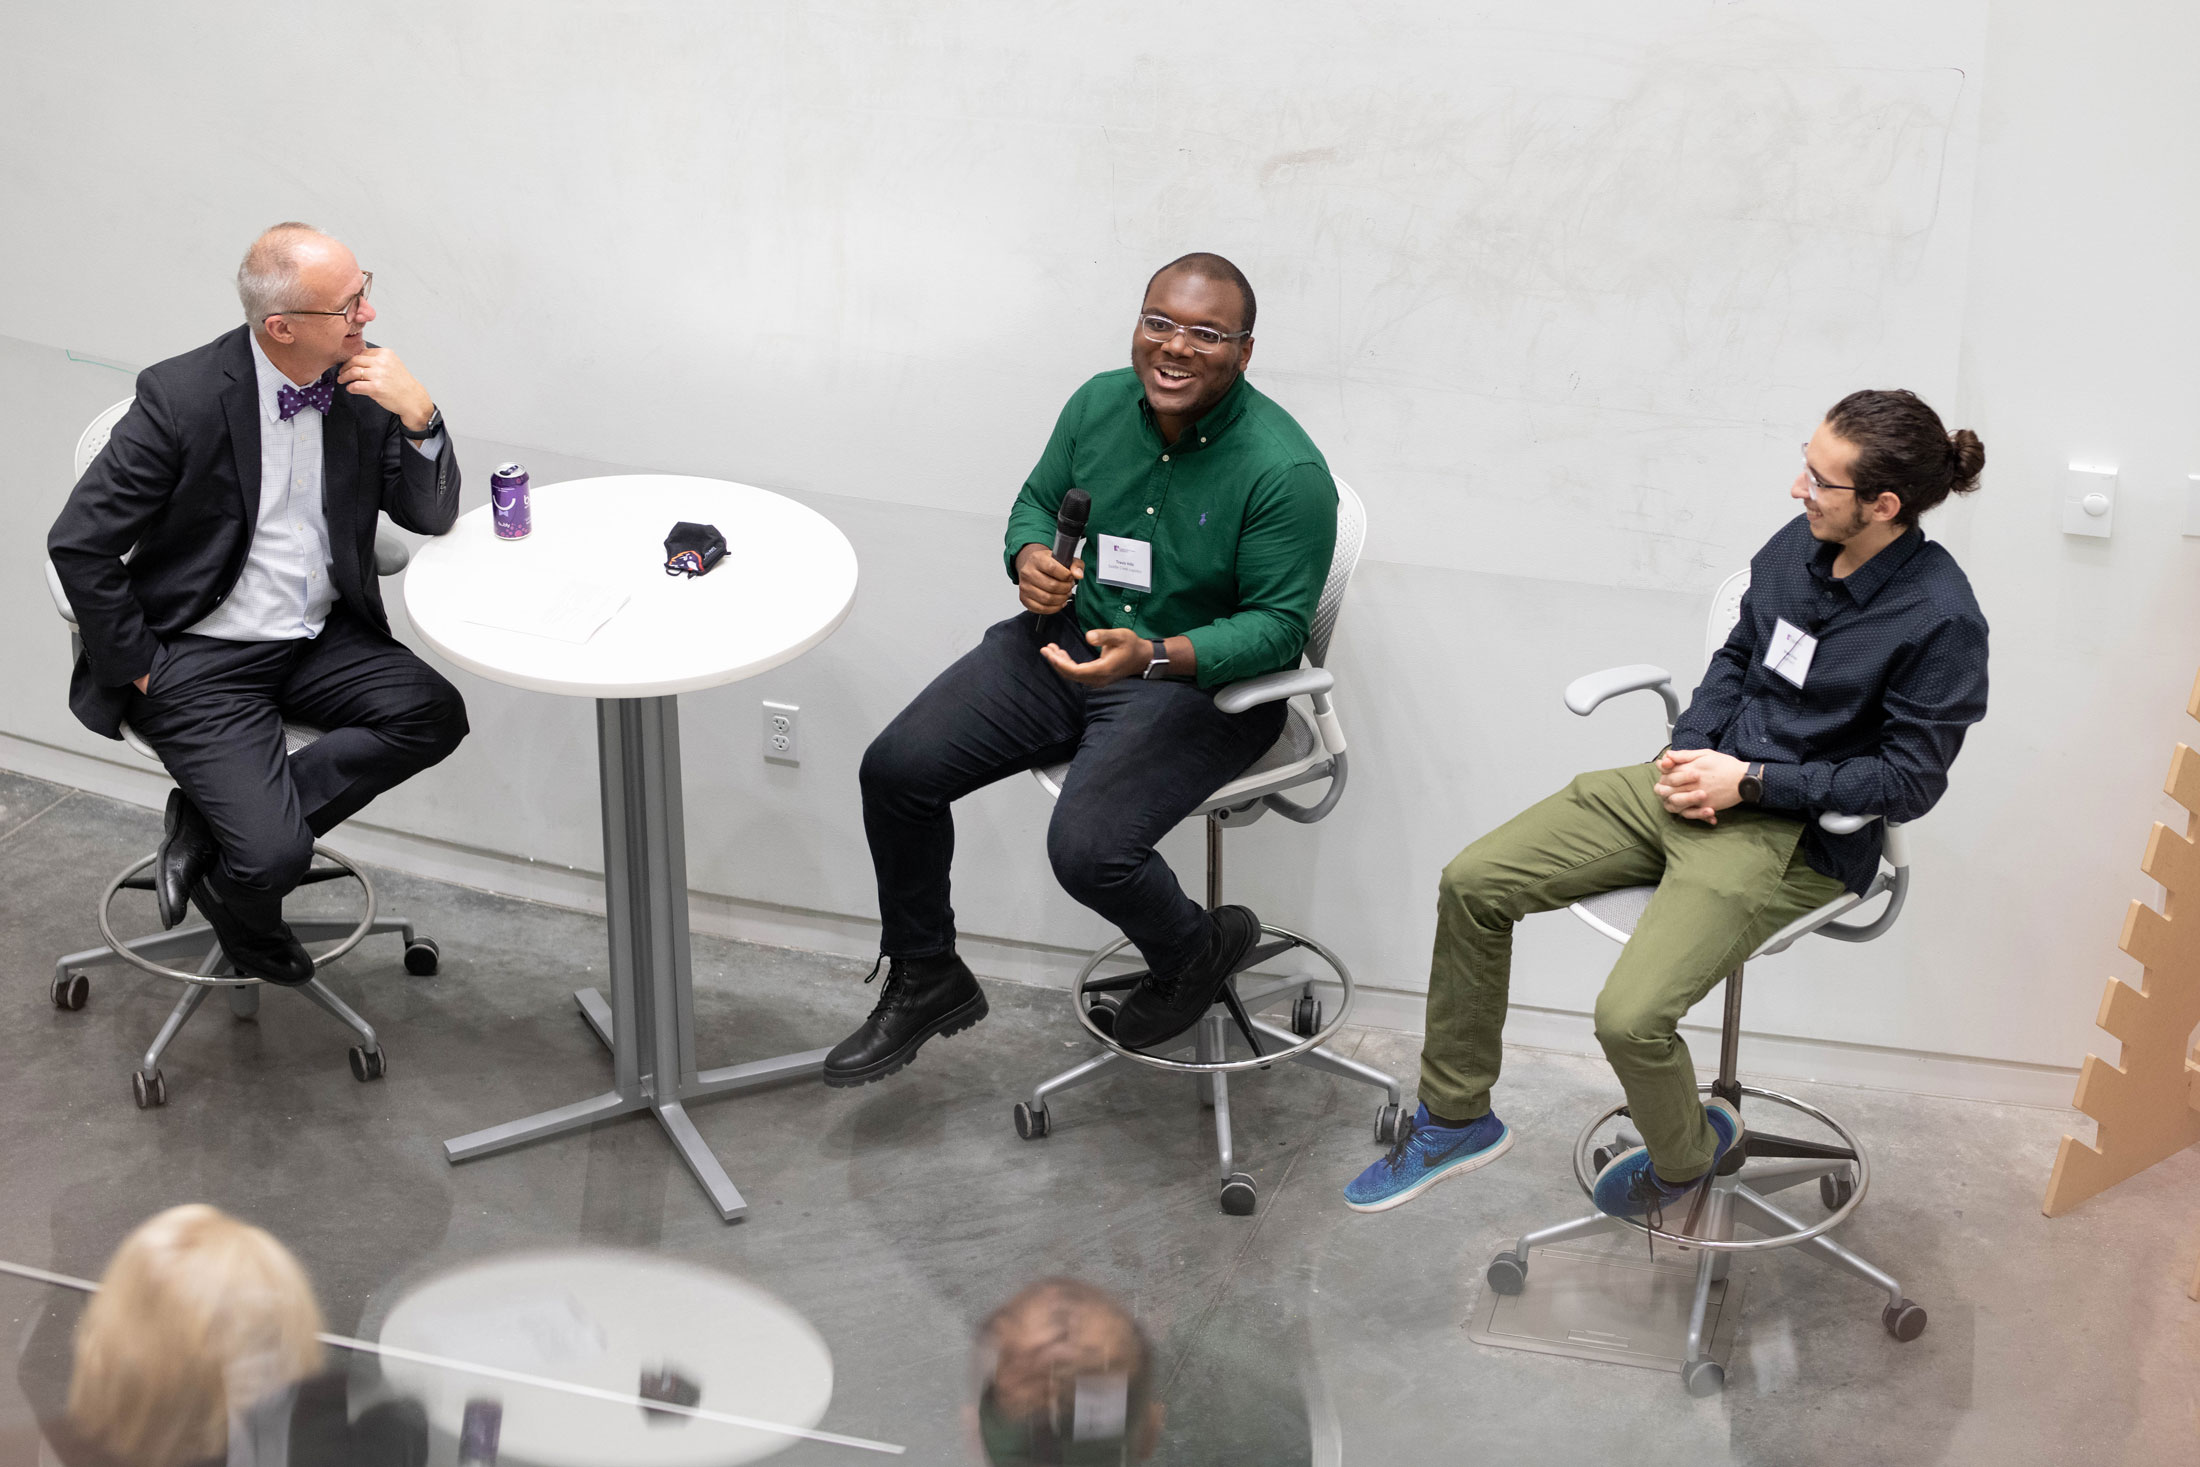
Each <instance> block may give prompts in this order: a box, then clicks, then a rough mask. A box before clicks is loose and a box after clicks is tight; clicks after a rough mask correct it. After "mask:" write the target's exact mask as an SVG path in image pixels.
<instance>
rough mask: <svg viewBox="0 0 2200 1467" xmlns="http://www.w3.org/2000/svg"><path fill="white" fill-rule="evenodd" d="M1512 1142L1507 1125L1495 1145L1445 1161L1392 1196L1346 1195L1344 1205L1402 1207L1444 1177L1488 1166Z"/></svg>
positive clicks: (1384, 1208)
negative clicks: (1362, 1198) (1370, 1198)
mask: <svg viewBox="0 0 2200 1467" xmlns="http://www.w3.org/2000/svg"><path fill="white" fill-rule="evenodd" d="M1512 1144H1513V1133H1512V1127H1510V1126H1507V1127H1506V1128H1505V1134H1504V1135H1502V1136H1500V1137H1498V1138H1497V1143H1496V1144H1495V1145H1493V1146H1488V1147H1485V1148H1483V1149H1482V1150H1480V1151H1477V1152H1476V1153H1475V1154H1474V1155H1472V1156H1469V1157H1463V1158H1461V1159H1460V1160H1458V1161H1452V1162H1446V1163H1445V1164H1444V1165H1443V1166H1442V1167H1440V1168H1438V1169H1437V1170H1435V1171H1432V1172H1430V1173H1429V1174H1428V1175H1427V1176H1425V1177H1423V1178H1421V1180H1420V1181H1418V1182H1415V1183H1414V1184H1413V1185H1412V1186H1410V1187H1408V1188H1406V1189H1405V1190H1404V1191H1403V1192H1400V1193H1398V1194H1397V1195H1396V1196H1394V1197H1385V1198H1384V1199H1383V1200H1382V1201H1380V1202H1354V1201H1353V1200H1352V1199H1351V1198H1349V1197H1347V1198H1346V1199H1345V1200H1344V1205H1345V1206H1347V1207H1349V1208H1351V1209H1352V1210H1353V1211H1354V1212H1388V1211H1390V1209H1392V1208H1393V1207H1403V1206H1405V1205H1406V1204H1407V1203H1408V1202H1411V1201H1412V1200H1413V1199H1414V1198H1416V1197H1418V1196H1420V1195H1421V1194H1422V1193H1423V1192H1426V1191H1427V1190H1428V1189H1429V1188H1431V1187H1433V1186H1435V1185H1436V1184H1437V1183H1438V1182H1441V1181H1442V1180H1444V1178H1446V1177H1457V1176H1464V1175H1465V1174H1466V1173H1468V1172H1471V1171H1475V1170H1477V1169H1478V1168H1481V1167H1486V1166H1488V1165H1489V1164H1490V1163H1491V1162H1493V1161H1495V1160H1497V1158H1499V1157H1500V1156H1503V1155H1504V1154H1505V1153H1506V1152H1508V1151H1510V1150H1512Z"/></svg>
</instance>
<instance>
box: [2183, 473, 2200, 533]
mask: <svg viewBox="0 0 2200 1467" xmlns="http://www.w3.org/2000/svg"><path fill="white" fill-rule="evenodd" d="M2185 533H2186V534H2188V535H2200V474H2187V475H2185Z"/></svg>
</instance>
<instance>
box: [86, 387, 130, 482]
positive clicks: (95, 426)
mask: <svg viewBox="0 0 2200 1467" xmlns="http://www.w3.org/2000/svg"><path fill="white" fill-rule="evenodd" d="M136 401H137V398H136V396H134V395H133V396H130V397H126V398H124V399H123V400H122V401H120V402H118V403H116V404H115V405H114V406H113V407H110V408H108V409H107V410H106V411H104V412H102V413H101V414H100V415H99V416H98V417H96V418H94V419H92V420H91V422H90V423H88V424H86V425H85V428H84V436H83V437H81V438H79V439H77V440H76V476H77V477H78V478H79V479H81V478H83V477H84V471H85V470H86V469H88V468H90V467H91V466H92V460H93V459H95V458H98V457H99V451H100V450H101V449H102V448H105V447H106V446H107V435H108V434H110V433H112V432H114V431H115V424H117V423H119V422H121V421H122V415H123V414H124V413H126V412H128V411H129V410H130V404H131V403H133V402H136Z"/></svg>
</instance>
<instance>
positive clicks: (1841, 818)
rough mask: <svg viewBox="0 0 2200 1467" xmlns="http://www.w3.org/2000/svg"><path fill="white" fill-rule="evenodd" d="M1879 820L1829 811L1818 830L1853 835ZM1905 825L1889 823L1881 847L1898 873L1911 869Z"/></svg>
mask: <svg viewBox="0 0 2200 1467" xmlns="http://www.w3.org/2000/svg"><path fill="white" fill-rule="evenodd" d="M1878 818H1879V817H1878V816H1877V815H1843V814H1841V813H1840V812H1839V811H1837V810H1828V811H1826V812H1825V813H1824V814H1823V815H1820V816H1819V817H1818V828H1819V829H1820V830H1826V831H1831V832H1832V833H1833V834H1835V835H1853V834H1855V833H1856V832H1857V831H1859V830H1862V829H1863V828H1864V827H1865V826H1867V825H1869V824H1871V823H1872V822H1873V821H1874V820H1877V819H1878ZM1903 824H1904V822H1902V821H1900V820H1890V821H1888V822H1887V829H1886V832H1885V834H1886V843H1885V844H1884V845H1882V846H1881V847H1880V854H1881V855H1883V856H1885V857H1886V858H1887V864H1888V865H1890V866H1892V867H1894V869H1895V870H1897V871H1907V870H1909V869H1910V838H1909V836H1908V834H1907V833H1905V831H1904V829H1903Z"/></svg>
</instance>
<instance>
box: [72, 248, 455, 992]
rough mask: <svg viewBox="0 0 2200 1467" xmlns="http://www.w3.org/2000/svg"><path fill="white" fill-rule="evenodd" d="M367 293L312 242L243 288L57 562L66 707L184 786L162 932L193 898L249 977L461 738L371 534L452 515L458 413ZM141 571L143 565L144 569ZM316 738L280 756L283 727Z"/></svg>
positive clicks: (289, 942) (297, 954)
mask: <svg viewBox="0 0 2200 1467" xmlns="http://www.w3.org/2000/svg"><path fill="white" fill-rule="evenodd" d="M373 284H374V277H373V276H372V275H371V274H369V273H367V272H365V271H362V270H361V269H360V268H359V263H358V261H356V260H355V259H353V258H352V254H351V251H350V250H348V249H345V248H344V246H343V245H341V244H339V243H338V242H337V241H335V240H333V239H330V238H329V237H328V236H326V235H324V234H322V233H320V232H319V231H318V230H315V229H313V228H311V227H310V226H307V225H303V224H278V225H276V226H275V227H274V228H272V229H270V230H268V231H267V232H266V233H265V234H263V235H261V236H260V237H259V239H257V240H256V241H254V242H253V245H252V248H251V249H250V250H249V251H248V252H247V253H246V255H245V258H244V263H243V264H242V265H240V266H239V267H238V270H237V293H238V295H239V296H240V297H241V298H242V299H243V301H244V308H245V323H246V324H245V325H244V326H241V327H239V328H238V329H236V330H234V331H231V332H229V333H228V334H227V335H224V336H221V337H218V338H217V339H215V340H214V341H212V342H209V343H208V344H207V345H205V346H202V347H200V348H198V349H197V350H196V351H190V352H186V353H184V354H183V355H182V356H179V357H172V358H170V359H169V360H168V361H165V362H161V363H159V364H157V365H155V366H152V367H148V368H146V369H145V370H144V371H143V372H141V373H139V374H138V380H137V399H136V401H135V402H134V403H133V404H132V405H131V408H130V411H129V412H128V414H127V415H125V416H124V417H123V419H122V421H121V422H119V423H117V424H116V425H115V430H114V433H113V435H112V436H111V437H110V438H109V439H108V442H107V446H106V448H105V449H104V450H102V451H101V453H100V455H99V457H98V458H97V459H95V460H94V461H93V463H92V465H91V467H90V468H89V469H87V470H86V471H85V473H84V477H83V478H82V479H81V480H79V481H78V482H77V486H76V488H75V490H74V491H73V492H72V493H71V494H70V495H69V501H68V504H67V505H66V506H65V507H64V508H63V509H62V511H61V517H60V518H59V519H57V520H56V521H55V522H54V527H53V530H52V532H51V533H50V534H49V535H48V536H47V539H46V551H47V554H48V555H49V556H50V557H51V558H52V560H53V565H54V569H55V571H56V572H58V573H59V575H60V577H61V584H62V586H63V588H64V589H65V590H67V592H68V595H69V603H70V605H71V607H72V608H73V609H74V610H75V612H76V619H77V627H78V630H79V632H80V633H81V635H82V637H83V642H84V652H83V655H82V656H81V657H79V658H78V659H77V663H76V670H75V673H74V676H73V678H72V680H71V683H70V688H69V706H70V707H71V709H72V710H73V711H74V712H75V713H76V716H77V717H78V718H79V719H81V720H82V721H83V722H84V724H85V726H86V727H88V728H90V729H91V730H93V731H94V732H95V733H101V734H105V735H106V736H107V737H109V738H120V737H121V730H122V725H123V724H124V723H128V724H129V726H130V727H132V728H134V729H135V730H137V732H138V734H139V735H140V736H141V737H143V738H144V739H145V741H146V742H147V743H149V744H151V745H152V746H153V748H154V750H155V751H156V752H157V753H159V755H160V757H161V762H162V763H163V764H165V765H166V766H167V768H168V772H169V773H170V774H171V775H172V776H173V777H174V778H175V781H176V784H177V790H176V792H175V793H174V794H172V795H171V796H170V797H169V801H168V813H167V822H166V834H165V836H164V838H163V840H162V842H161V848H160V855H159V859H158V860H157V862H156V863H155V891H156V895H157V896H158V898H159V902H160V911H161V920H162V922H163V923H165V924H166V925H168V926H171V927H172V926H174V925H175V924H176V923H177V922H179V921H181V920H182V918H183V915H184V910H185V903H186V901H187V900H188V901H195V902H196V903H197V904H198V906H199V909H200V911H202V912H203V913H205V914H206V918H207V920H208V922H210V923H211V924H212V925H213V928H214V931H215V935H216V936H217V937H219V938H220V940H221V943H222V946H223V948H224V949H225V950H226V951H227V952H228V954H229V956H230V958H231V959H232V960H234V961H235V962H236V964H237V966H238V968H239V970H240V971H242V972H245V973H249V974H252V975H254V976H256V977H260V978H266V979H270V980H272V981H275V982H278V983H292V984H297V983H304V982H306V981H307V980H308V979H310V978H311V977H312V976H313V960H312V959H311V957H310V956H308V954H307V953H306V951H305V949H304V948H303V947H302V946H300V945H299V943H298V941H297V938H296V937H295V936H294V935H293V934H292V933H291V930H290V928H289V927H288V925H286V924H285V923H284V922H283V920H282V900H283V897H284V896H285V895H286V894H287V893H288V892H289V891H290V890H291V889H292V888H293V887H295V886H296V885H297V884H298V881H299V878H300V877H302V876H303V875H304V874H305V871H306V868H307V866H308V865H310V864H311V862H312V859H313V841H314V838H315V837H316V836H318V835H320V834H322V833H323V832H325V831H327V830H328V829H330V828H331V827H333V826H335V825H337V824H338V823H340V822H341V821H343V820H345V819H347V818H349V817H350V816H351V815H353V814H354V813H356V812H357V811H358V810H359V809H361V808H362V807H363V806H365V805H366V804H367V802H368V801H370V800H372V799H373V798H374V797H375V796H376V795H378V794H380V793H382V792H383V791H384V790H386V789H389V788H391V787H393V786H395V785H397V784H399V783H401V782H402V781H404V780H406V779H408V778H410V777H411V776H413V775H414V774H417V773H419V772H420V771H421V770H423V769H426V768H427V767H428V766H430V765H432V764H434V763H436V762H437V761H439V760H441V759H442V758H443V757H444V756H445V755H447V754H449V753H450V752H451V750H452V749H454V748H456V747H457V746H458V742H459V740H460V739H462V738H464V737H465V736H466V709H465V705H464V703H463V702H462V701H461V700H460V698H459V695H458V690H457V689H456V688H453V687H452V686H451V685H450V683H449V682H447V681H446V680H445V679H444V678H443V677H441V676H440V675H439V674H437V673H436V672H435V671H434V670H433V669H432V668H430V667H429V666H428V665H427V664H426V663H424V662H422V661H421V660H420V659H419V658H418V657H416V656H414V655H413V653H412V652H411V651H409V650H408V649H407V648H405V647H404V646H403V645H401V644H400V643H399V642H398V641H397V640H396V639H395V638H393V637H392V636H391V635H390V627H389V618H388V617H387V616H386V615H385V614H384V612H383V610H382V596H381V590H380V587H379V586H378V585H377V583H376V579H375V570H374V534H375V525H376V516H377V515H378V514H381V513H384V512H386V513H387V514H388V515H389V516H390V518H391V519H393V520H395V521H396V522H397V523H398V524H400V525H403V526H404V527H405V528H406V529H408V530H413V531H416V532H418V533H420V534H424V535H440V534H442V533H444V532H445V531H447V530H449V529H450V527H451V524H452V522H453V521H454V520H455V519H456V518H457V517H458V484H459V477H458V461H457V457H456V455H455V454H454V453H453V452H452V449H451V443H450V438H449V435H448V434H446V433H445V432H444V431H443V416H442V414H441V413H440V412H439V411H438V410H437V409H436V406H435V403H434V401H433V400H432V399H431V398H430V397H429V395H428V392H427V389H425V388H423V387H422V386H421V385H420V384H419V382H417V381H416V380H414V378H413V375H412V374H411V373H410V372H408V371H407V370H406V369H405V364H404V363H403V362H401V361H399V360H398V359H397V354H396V353H395V352H392V351H389V350H387V349H386V348H383V347H377V346H372V345H369V344H368V342H367V340H366V338H365V335H364V333H365V331H366V327H367V324H368V323H369V322H371V321H373V320H374V318H375V310H374V307H373V306H372V305H370V304H369V303H368V296H369V294H370V292H371V290H372V288H373ZM133 552H134V553H133ZM286 719H288V720H291V721H293V722H297V723H301V724H306V725H309V726H311V727H314V728H317V729H320V730H322V731H323V733H322V736H321V737H320V738H319V739H318V740H317V741H315V742H314V743H313V744H312V745H310V746H309V747H307V748H304V749H301V750H299V751H298V752H297V753H296V754H290V753H288V752H286V750H285V747H284V741H283V727H282V726H283V722H284V720H286Z"/></svg>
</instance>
